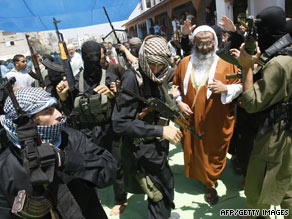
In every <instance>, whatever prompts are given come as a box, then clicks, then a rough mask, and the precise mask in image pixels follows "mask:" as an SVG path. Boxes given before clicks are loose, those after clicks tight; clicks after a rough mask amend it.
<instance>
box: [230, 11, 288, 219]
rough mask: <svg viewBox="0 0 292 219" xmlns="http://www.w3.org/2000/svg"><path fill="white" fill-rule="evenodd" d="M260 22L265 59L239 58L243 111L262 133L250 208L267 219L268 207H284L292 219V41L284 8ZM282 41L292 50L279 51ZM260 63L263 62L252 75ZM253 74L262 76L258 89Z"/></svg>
mask: <svg viewBox="0 0 292 219" xmlns="http://www.w3.org/2000/svg"><path fill="white" fill-rule="evenodd" d="M257 18H258V19H260V22H259V23H258V24H257V30H258V45H259V48H260V50H261V52H262V53H263V55H262V56H260V51H258V53H257V56H251V55H249V54H248V53H247V52H246V51H245V45H243V46H242V47H241V48H240V56H239V58H238V61H239V62H240V64H241V66H242V75H243V78H242V83H243V94H242V97H241V100H242V103H243V106H244V108H245V110H246V111H247V112H249V113H258V115H259V116H258V123H259V129H258V132H257V136H256V139H255V141H254V147H253V150H252V153H251V157H250V160H249V164H248V169H247V176H246V186H245V194H246V197H247V206H248V208H252V209H260V210H261V211H260V214H261V215H262V216H263V217H260V218H266V217H264V216H266V215H265V213H264V211H263V210H269V209H270V205H275V206H277V205H281V208H282V210H284V212H282V215H284V216H286V217H285V218H291V213H292V201H291V200H292V183H291V182H292V158H291V156H292V131H291V130H292V119H291V115H292V110H291V109H292V99H291V97H292V84H291V77H292V66H291V62H292V57H291V56H289V55H287V54H288V53H287V51H285V49H288V50H289V49H291V48H289V47H291V43H292V40H291V36H290V35H289V34H286V32H285V25H286V20H285V18H286V16H285V12H284V10H283V9H281V8H280V7H269V8H266V9H264V10H263V11H261V12H260V13H259V14H258V15H257ZM285 34H286V35H285ZM284 35H285V36H284ZM282 37H288V38H286V39H288V40H290V45H287V44H286V46H288V48H282V49H281V50H280V48H281V47H283V45H284V43H283V42H285V41H283V40H281V39H283V38H282ZM274 45H278V46H274ZM279 45H280V46H279ZM271 51H274V52H271ZM232 52H236V51H235V50H233V51H232ZM237 52H238V51H237ZM259 56H260V58H259ZM258 58H259V60H260V61H259V62H258V66H257V68H255V69H254V63H255V62H257V60H258ZM253 71H255V72H258V73H257V74H260V75H261V79H259V80H257V81H256V82H255V83H254V73H253Z"/></svg>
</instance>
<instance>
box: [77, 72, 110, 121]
mask: <svg viewBox="0 0 292 219" xmlns="http://www.w3.org/2000/svg"><path fill="white" fill-rule="evenodd" d="M74 109H75V115H74V117H75V121H76V123H77V124H78V123H83V124H84V123H91V124H96V123H104V122H107V121H109V119H110V118H111V113H112V109H111V104H110V102H109V101H108V99H107V96H106V95H103V94H94V95H89V96H87V95H85V94H84V77H83V71H81V72H80V78H79V95H78V96H77V97H76V98H75V100H74Z"/></svg>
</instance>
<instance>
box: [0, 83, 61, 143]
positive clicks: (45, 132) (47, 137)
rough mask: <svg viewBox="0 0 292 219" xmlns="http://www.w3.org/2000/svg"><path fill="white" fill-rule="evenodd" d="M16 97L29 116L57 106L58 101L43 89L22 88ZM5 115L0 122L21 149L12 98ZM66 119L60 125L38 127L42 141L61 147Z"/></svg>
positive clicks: (5, 108)
mask: <svg viewBox="0 0 292 219" xmlns="http://www.w3.org/2000/svg"><path fill="white" fill-rule="evenodd" d="M14 94H15V97H16V99H17V101H18V103H19V105H20V107H21V108H22V109H23V110H24V111H25V112H26V113H28V114H29V115H34V114H36V113H38V112H40V111H42V110H44V109H46V108H48V107H51V106H53V105H55V104H57V100H56V98H54V97H51V96H50V94H49V93H48V92H46V91H44V90H43V89H41V88H34V87H30V88H21V89H19V90H17V91H16V92H15V93H14ZM4 112H5V115H1V116H0V122H1V124H2V126H3V127H4V128H5V130H6V133H7V136H8V138H9V139H10V140H11V141H12V142H13V143H14V144H15V145H16V146H17V147H19V148H20V144H19V141H18V137H17V132H16V127H17V125H16V124H15V123H14V122H13V121H14V120H15V119H17V118H18V115H17V113H16V111H15V109H14V106H13V104H12V101H11V99H10V97H8V98H7V100H6V101H5V105H4ZM65 122H66V117H65V116H63V117H62V119H61V120H60V123H58V124H56V125H51V126H40V125H38V126H37V130H38V134H39V135H40V138H41V141H42V142H46V143H51V144H53V145H55V146H59V145H60V143H61V131H62V129H63V127H64V125H65Z"/></svg>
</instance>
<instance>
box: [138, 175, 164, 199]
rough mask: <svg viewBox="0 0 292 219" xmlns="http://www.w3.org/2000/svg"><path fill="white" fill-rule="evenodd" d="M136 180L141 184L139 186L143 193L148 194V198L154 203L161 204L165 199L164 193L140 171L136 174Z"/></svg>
mask: <svg viewBox="0 0 292 219" xmlns="http://www.w3.org/2000/svg"><path fill="white" fill-rule="evenodd" d="M136 179H137V181H138V182H139V185H140V186H141V188H142V189H143V191H144V192H145V193H146V194H147V196H148V197H149V198H150V199H151V200H152V201H154V202H159V201H160V200H162V199H163V195H162V193H161V192H160V191H159V189H158V188H157V187H156V186H155V185H154V183H153V182H152V180H151V179H150V177H149V176H147V175H146V174H145V173H144V172H140V171H138V172H137V174H136Z"/></svg>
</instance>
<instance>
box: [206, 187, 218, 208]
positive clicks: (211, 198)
mask: <svg viewBox="0 0 292 219" xmlns="http://www.w3.org/2000/svg"><path fill="white" fill-rule="evenodd" d="M206 200H207V202H208V203H209V204H210V205H215V204H217V202H218V200H219V197H218V194H217V191H216V189H215V188H214V187H209V188H207V193H206Z"/></svg>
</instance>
